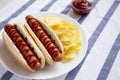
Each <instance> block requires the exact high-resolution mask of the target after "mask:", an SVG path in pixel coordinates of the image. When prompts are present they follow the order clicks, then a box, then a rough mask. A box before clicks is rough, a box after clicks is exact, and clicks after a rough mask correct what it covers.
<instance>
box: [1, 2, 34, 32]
mask: <svg viewBox="0 0 120 80" xmlns="http://www.w3.org/2000/svg"><path fill="white" fill-rule="evenodd" d="M35 1H36V0H29V1H28V2H27V3H25V4H24V5H23V6H22V7H21V8H20V9H18V10H17V11H16V12H15V13H13V14H12V15H11V16H9V17H8V18H7V19H6V20H4V21H2V22H1V23H0V30H1V29H2V28H3V26H4V25H5V24H6V23H8V22H9V21H10V20H11V19H12V18H15V17H17V16H18V15H19V14H20V13H21V12H23V11H24V10H25V9H27V7H29V6H30V5H31V4H33V3H34V2H35Z"/></svg>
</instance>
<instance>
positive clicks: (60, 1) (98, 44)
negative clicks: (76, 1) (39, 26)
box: [0, 0, 120, 80]
mask: <svg viewBox="0 0 120 80" xmlns="http://www.w3.org/2000/svg"><path fill="white" fill-rule="evenodd" d="M92 1H93V5H94V6H93V8H92V10H91V12H90V13H89V14H87V15H84V16H82V15H78V14H76V13H75V12H74V11H73V10H72V8H71V2H72V0H8V1H7V0H6V1H5V0H1V1H0V5H1V6H0V39H1V30H2V28H3V27H4V25H5V24H6V23H8V22H9V21H10V20H12V19H13V18H15V17H20V16H23V15H25V14H28V13H30V14H34V13H39V12H42V11H44V12H53V13H61V14H64V15H67V16H69V17H71V18H73V19H74V20H76V21H77V22H78V23H80V24H81V27H82V28H83V30H84V31H85V33H86V35H87V38H88V49H87V52H86V55H85V57H84V59H83V60H82V62H81V63H80V64H79V65H78V66H77V67H76V68H74V69H73V70H72V71H70V72H69V73H66V74H65V75H62V76H59V77H56V78H53V79H48V80H119V79H120V58H119V57H120V21H119V19H120V15H119V14H120V5H119V3H120V0H109V2H108V0H92ZM0 78H1V80H32V79H25V78H22V77H19V76H17V75H15V74H13V73H11V72H10V71H8V70H6V69H5V68H4V67H3V65H2V64H1V63H0Z"/></svg>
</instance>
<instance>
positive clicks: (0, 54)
mask: <svg viewBox="0 0 120 80" xmlns="http://www.w3.org/2000/svg"><path fill="white" fill-rule="evenodd" d="M32 15H33V16H35V17H38V16H41V17H47V16H59V17H61V18H62V19H64V20H66V21H69V22H71V23H73V24H76V25H77V26H78V27H79V30H80V33H81V36H82V47H81V48H80V51H79V53H78V56H76V58H75V59H74V60H72V61H69V62H67V63H61V62H59V63H55V64H54V65H48V64H47V65H45V68H44V69H42V70H40V71H37V72H35V73H32V72H29V71H26V70H24V68H22V67H21V66H20V65H19V64H18V63H17V62H16V61H15V60H14V59H13V57H12V56H11V55H10V54H9V52H8V51H7V50H6V47H5V46H4V43H3V40H2V39H0V62H1V63H2V64H3V65H4V67H5V68H6V69H7V70H9V71H10V72H12V73H14V74H15V75H18V76H20V77H23V78H28V79H50V78H54V77H58V76H60V75H63V74H65V73H67V72H69V71H71V70H72V69H74V68H75V67H76V66H77V65H78V64H79V63H80V62H81V61H82V59H83V58H84V56H85V53H86V50H87V46H88V41H87V38H86V35H85V32H84V31H83V29H82V28H81V25H80V24H79V23H78V22H77V21H75V20H74V19H72V18H70V17H68V16H65V15H62V14H57V13H46V12H41V13H37V14H32ZM25 16H26V15H25ZM25 16H22V17H20V18H19V17H17V18H14V19H13V20H12V22H14V23H15V22H16V21H19V22H23V23H25V20H24V19H25Z"/></svg>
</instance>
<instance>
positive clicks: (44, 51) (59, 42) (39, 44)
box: [25, 20, 64, 64]
mask: <svg viewBox="0 0 120 80" xmlns="http://www.w3.org/2000/svg"><path fill="white" fill-rule="evenodd" d="M38 21H39V23H40V24H41V25H42V28H43V29H44V30H45V31H46V32H47V33H48V34H49V35H50V36H51V39H52V40H54V41H55V44H56V45H57V47H58V48H59V50H60V51H62V53H63V51H64V48H63V45H62V43H61V41H60V40H59V38H58V37H57V35H56V34H55V33H54V32H53V30H52V29H51V28H50V27H49V26H48V25H47V24H46V23H45V22H43V21H42V20H38ZM25 27H26V28H27V30H28V31H29V33H30V34H31V36H32V37H33V39H34V40H35V41H36V44H37V45H38V47H39V48H40V49H41V51H42V52H43V54H44V56H45V59H46V61H47V63H48V64H53V63H54V60H53V59H52V57H51V56H50V54H49V53H48V51H47V50H46V49H45V47H44V45H43V44H42V43H41V42H40V40H39V39H38V38H37V36H36V35H35V33H34V32H33V31H32V29H31V28H30V26H29V25H28V23H25Z"/></svg>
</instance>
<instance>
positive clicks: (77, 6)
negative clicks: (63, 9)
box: [72, 0, 92, 14]
mask: <svg viewBox="0 0 120 80" xmlns="http://www.w3.org/2000/svg"><path fill="white" fill-rule="evenodd" d="M72 8H73V10H74V11H75V12H76V13H78V14H87V13H89V12H90V10H91V8H92V2H90V1H88V0H74V1H73V2H72Z"/></svg>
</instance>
